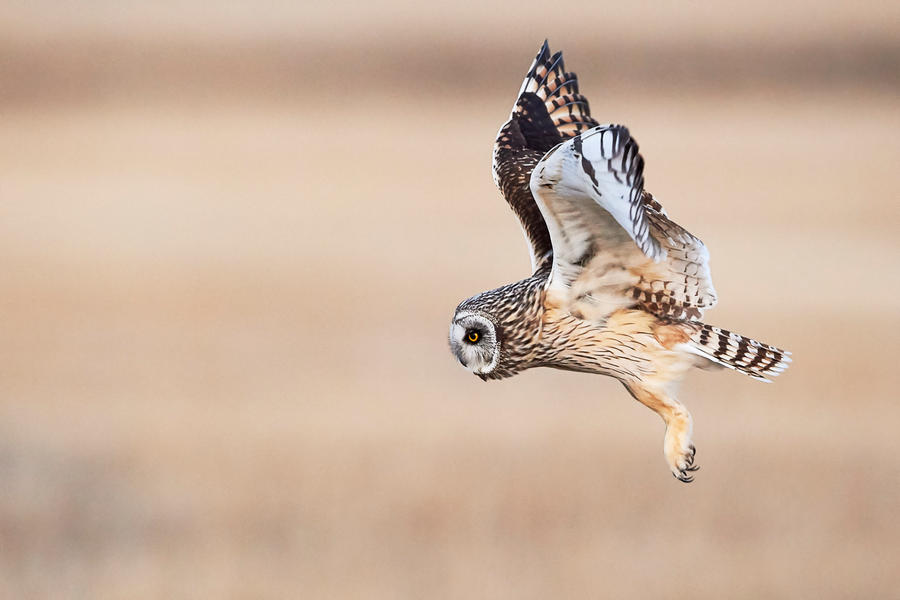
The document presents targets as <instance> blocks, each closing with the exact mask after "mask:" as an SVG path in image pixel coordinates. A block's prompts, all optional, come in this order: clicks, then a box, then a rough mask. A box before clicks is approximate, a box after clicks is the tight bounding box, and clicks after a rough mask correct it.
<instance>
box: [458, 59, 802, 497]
mask: <svg viewBox="0 0 900 600" xmlns="http://www.w3.org/2000/svg"><path fill="white" fill-rule="evenodd" d="M493 170H494V181H495V183H496V184H497V186H498V187H499V188H500V190H501V191H502V193H503V196H504V197H505V198H506V201H507V202H508V203H509V205H510V207H512V210H513V212H515V213H516V216H517V217H518V218H519V221H520V223H521V225H522V229H523V230H524V232H525V236H526V238H527V239H528V242H529V244H530V249H531V266H532V270H533V273H532V275H531V277H528V278H527V279H523V280H522V281H519V282H516V283H512V284H510V285H505V286H503V287H500V288H497V289H495V290H490V291H487V292H483V293H481V294H478V295H477V296H473V297H472V298H469V299H468V300H465V301H464V302H462V303H461V304H460V305H459V306H458V307H457V308H456V314H455V315H454V316H453V321H452V323H451V325H450V346H451V349H452V351H453V353H454V354H455V355H456V358H457V359H458V360H459V362H460V363H461V364H462V365H463V366H464V367H465V368H467V369H469V370H471V371H472V372H473V373H475V374H476V375H478V376H479V377H481V378H482V379H485V380H486V379H501V378H503V377H509V376H511V375H515V374H516V373H518V372H519V371H522V370H524V369H529V368H531V367H555V368H558V369H567V370H571V371H582V372H588V373H599V374H601V375H609V376H611V377H615V378H616V379H618V380H619V381H621V382H622V383H623V384H624V385H625V387H626V388H627V389H628V391H629V392H630V393H631V395H632V396H634V397H635V398H636V399H637V400H638V401H640V402H642V403H643V404H645V405H647V406H648V407H650V408H651V409H653V410H654V411H656V412H657V413H658V414H659V415H660V416H661V417H662V419H663V421H665V424H666V435H665V440H664V444H663V449H664V452H665V457H666V461H667V462H668V464H669V468H670V469H671V471H672V474H673V475H675V477H676V478H678V479H679V480H681V481H684V482H690V481H693V475H692V472H693V471H696V470H697V468H698V467H697V464H696V463H695V462H694V453H695V449H694V445H693V444H692V443H691V429H692V424H691V415H690V414H689V413H688V411H687V409H686V408H685V407H684V405H682V404H681V403H680V402H679V401H678V400H677V399H676V398H675V395H674V392H675V386H676V384H677V383H678V382H679V381H680V380H681V379H682V378H683V377H684V375H685V373H686V372H687V371H688V369H690V368H691V367H695V366H698V367H706V366H712V365H722V366H725V367H728V368H730V369H734V370H735V371H739V372H741V373H744V374H746V375H749V376H750V377H753V378H754V379H759V380H761V381H768V379H767V377H771V376H774V375H777V374H779V373H780V372H781V371H783V370H784V369H785V368H786V367H787V363H789V362H790V358H789V354H790V353H789V352H786V351H784V350H780V349H778V348H776V347H774V346H769V345H767V344H762V343H760V342H757V341H756V340H752V339H750V338H746V337H744V336H742V335H738V334H736V333H731V332H729V331H726V330H724V329H720V328H718V327H713V326H711V325H707V324H705V323H702V322H701V321H700V318H701V316H702V313H703V311H704V310H705V309H707V308H710V307H712V306H713V305H714V304H715V303H716V292H715V290H714V289H713V285H712V280H711V279H710V274H709V265H708V259H709V253H708V252H707V250H706V247H705V246H704V245H703V242H701V241H700V240H699V239H697V238H696V237H694V236H693V235H691V234H690V233H688V231H687V230H685V229H684V228H682V227H681V226H680V225H678V224H676V223H675V222H674V221H672V220H670V219H669V217H668V216H667V214H666V211H665V210H664V209H663V207H662V206H661V205H660V203H659V202H658V201H657V200H656V199H655V198H654V197H653V196H652V195H651V194H650V193H649V192H647V191H645V190H644V177H643V171H644V161H643V159H642V158H641V155H640V154H638V146H637V143H636V142H635V141H634V138H632V137H631V135H630V133H629V132H628V129H626V128H625V127H623V126H621V125H600V124H599V123H597V121H595V120H594V118H593V117H591V114H590V109H589V108H588V101H587V99H586V98H585V97H584V96H582V95H581V94H580V93H579V91H578V80H577V78H576V77H575V74H574V73H569V72H566V70H565V67H564V66H563V59H562V53H561V52H557V53H556V54H552V55H551V54H550V49H549V48H548V46H547V42H544V45H543V47H542V48H541V50H540V52H538V55H537V57H536V58H535V60H534V63H533V64H532V65H531V68H530V69H529V70H528V74H527V75H526V76H525V81H524V82H523V83H522V88H521V89H520V90H519V97H518V99H517V100H516V103H515V106H513V110H512V114H511V116H510V118H509V121H507V122H506V123H505V124H504V125H503V127H501V128H500V132H499V134H498V135H497V141H496V143H495V144H494V164H493Z"/></svg>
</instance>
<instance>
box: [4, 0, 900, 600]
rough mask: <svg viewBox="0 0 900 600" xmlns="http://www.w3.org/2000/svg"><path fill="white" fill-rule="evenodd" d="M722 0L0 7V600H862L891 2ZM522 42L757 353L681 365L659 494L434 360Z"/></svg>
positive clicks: (508, 392)
mask: <svg viewBox="0 0 900 600" xmlns="http://www.w3.org/2000/svg"><path fill="white" fill-rule="evenodd" d="M623 4H624V6H623ZM747 4H748V3H746V2H737V1H733V2H732V1H729V2H725V3H716V4H715V5H708V4H705V3H704V4H700V3H684V2H680V3H657V2H652V3H642V2H638V3H612V4H609V5H603V4H600V3H596V2H590V3H575V4H572V3H565V4H563V5H559V4H558V5H553V6H550V5H545V4H542V3H537V2H524V3H516V4H509V5H506V6H502V7H501V6H499V5H498V6H497V7H492V8H490V9H487V8H485V6H484V5H483V3H477V4H476V3H471V4H462V5H460V4H457V3H446V4H443V5H437V6H433V7H428V8H422V7H420V5H419V3H417V2H406V1H403V0H395V1H392V2H388V3H377V4H371V5H367V6H365V7H363V6H357V5H356V3H350V2H333V3H327V6H324V7H322V6H320V7H317V8H313V7H310V6H306V5H304V4H303V3H285V4H283V5H280V4H266V5H259V4H258V3H255V2H249V1H247V2H226V3H223V4H219V5H216V6H215V7H214V8H213V7H211V5H210V4H209V3H201V2H198V1H193V2H189V3H187V4H181V3H164V4H160V3H152V4H151V3H147V4H140V3H136V2H125V3H123V2H120V1H115V2H114V1H112V0H108V1H103V0H101V1H96V2H91V3H89V4H88V5H85V4H84V3H82V2H74V1H72V2H49V1H41V2H28V3H25V2H12V3H4V5H3V8H0V33H2V35H0V55H2V56H3V57H4V59H3V60H0V273H2V277H0V340H2V341H0V482H2V483H0V597H4V598H7V597H8V598H24V597H28V598H60V597H73V598H258V597H273V598H274V597H289V598H366V599H374V598H385V599H393V598H542V599H543V598H603V597H609V598H623V597H629V598H691V599H696V598H723V597H724V598H748V599H749V598H889V597H896V594H897V589H898V585H900V575H898V554H900V510H898V506H900V457H898V453H900V441H898V435H897V422H898V419H900V397H898V392H897V389H898V385H900V375H898V372H900V369H898V367H897V356H898V354H900V341H898V331H900V283H898V270H897V259H898V258H900V242H898V223H900V210H898V205H897V201H896V198H897V191H896V190H897V189H898V183H900V176H898V171H897V168H898V164H900V141H898V140H900V113H898V110H897V106H898V90H900V81H898V75H897V74H898V72H900V45H898V42H897V39H898V33H900V30H898V26H897V23H898V22H900V21H898V18H900V8H898V6H900V5H897V4H896V3H877V2H869V3H864V4H862V5H860V4H853V5H851V4H849V3H839V2H830V3H821V2H779V3H755V4H754V6H747ZM544 37H549V38H550V42H551V45H552V47H553V48H554V49H556V48H558V47H562V48H563V49H565V51H566V57H567V65H568V67H569V68H570V69H573V70H576V71H577V72H578V73H579V75H580V78H581V81H582V91H583V92H584V93H585V94H587V95H588V96H589V98H590V99H591V103H592V108H593V111H594V114H595V115H596V116H597V117H598V119H600V120H601V121H606V120H608V121H617V122H624V123H626V124H628V125H629V126H630V127H631V129H632V131H633V133H634V134H635V136H636V137H637V139H638V140H639V141H640V143H641V146H642V150H643V154H644V156H645V159H646V161H647V169H646V177H647V184H648V188H649V189H651V190H652V191H654V192H655V193H656V194H657V196H658V197H659V198H660V199H661V200H662V201H663V202H664V203H665V205H666V207H667V208H668V210H669V212H670V214H672V215H673V216H674V218H676V219H677V220H678V221H679V222H681V223H683V224H685V225H686V226H687V227H688V228H689V229H690V230H691V231H693V232H694V233H696V234H697V235H699V236H700V237H702V238H703V239H704V241H705V242H706V243H707V245H708V246H709V248H710V251H711V254H712V267H713V273H714V278H715V282H716V287H717V289H718V291H719V295H720V302H721V304H720V306H719V307H717V308H716V309H715V310H713V311H711V312H710V313H708V320H709V322H711V323H714V324H718V325H722V326H724V327H727V328H729V329H733V330H735V331H739V332H741V333H745V334H747V335H751V336H755V337H758V338H759V339H762V340H764V341H767V342H770V343H774V344H778V345H780V346H783V347H786V348H789V349H791V350H793V351H794V357H795V363H794V365H793V366H792V367H791V369H790V370H789V371H788V372H787V373H786V374H785V375H784V376H782V377H781V378H780V379H779V380H778V381H777V382H776V383H775V384H773V385H764V384H760V383H757V382H754V381H752V380H750V379H748V378H744V377H741V376H739V375H736V374H734V373H730V372H719V373H702V372H697V373H696V374H695V375H692V376H691V377H690V378H689V379H688V380H687V381H686V383H685V385H684V387H683V392H682V397H683V398H684V399H685V400H686V402H687V404H688V406H689V407H690V408H691V410H692V412H693V414H694V417H695V421H696V434H695V439H696V443H697V447H698V450H699V451H698V461H699V463H700V464H701V465H702V470H701V471H700V472H699V473H698V474H697V479H696V482H695V483H694V484H692V485H690V486H685V485H682V484H680V483H678V482H676V481H675V480H674V479H673V478H672V477H671V476H670V475H669V473H668V470H667V468H666V466H665V464H664V462H663V458H662V451H661V445H662V433H663V427H662V423H661V422H660V421H659V420H658V418H657V417H656V416H655V415H653V414H652V413H651V412H650V411H648V410H647V409H646V408H644V407H642V406H640V405H638V404H637V403H636V402H634V401H633V400H632V399H631V398H630V397H629V396H628V395H627V394H626V393H625V392H624V390H622V389H621V386H619V385H618V384H616V383H615V382H614V381H612V380H607V379H603V378H599V377H591V376H586V375H576V374H568V373H562V372H554V371H533V372H528V373H525V374H523V375H521V376H519V377H517V378H515V379H512V380H509V381H504V382H499V383H497V382H493V383H488V384H485V383H482V382H481V381H479V380H478V379H476V378H475V377H472V376H471V375H469V374H467V373H466V372H465V371H463V370H462V369H461V368H459V367H458V366H457V365H456V364H455V363H454V361H453V360H452V358H451V356H450V354H449V353H448V349H447V343H446V333H447V325H448V320H449V318H450V316H451V314H452V311H453V308H454V307H455V305H456V303H457V302H458V301H460V300H461V299H463V298H464V297H466V296H468V295H470V294H473V293H475V292H478V291H480V290H483V289H487V288H490V287H494V286H496V285H500V284H502V283H506V282H508V281H510V280H512V279H515V278H518V277H522V276H524V275H526V274H527V270H528V257H527V252H526V248H525V245H524V243H523V240H522V237H521V234H520V232H519V230H518V227H517V225H516V223H515V220H514V219H513V217H512V215H511V214H510V213H509V211H508V209H507V208H506V206H505V204H504V203H503V202H502V200H501V199H500V197H499V195H498V194H497V192H496V190H495V189H494V187H493V184H492V182H491V178H490V171H489V160H490V150H491V143H492V141H493V135H494V133H495V132H496V130H497V128H498V127H499V125H500V124H501V122H502V121H503V119H505V116H506V114H507V112H508V110H509V107H510V106H511V103H512V101H513V100H514V95H515V92H516V90H517V89H518V86H519V83H520V81H521V77H522V75H523V73H524V70H525V69H526V67H527V66H528V63H529V60H530V58H531V57H532V55H533V54H534V52H535V51H536V50H537V48H538V46H539V44H540V42H541V41H542V40H543V38H544Z"/></svg>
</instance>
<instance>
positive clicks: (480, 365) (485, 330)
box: [450, 311, 500, 376]
mask: <svg viewBox="0 0 900 600" xmlns="http://www.w3.org/2000/svg"><path fill="white" fill-rule="evenodd" d="M450 349H451V350H452V351H453V355H454V356H456V360H458V361H459V364H461V365H462V366H463V367H465V368H466V369H468V370H469V371H472V372H473V373H475V374H476V375H479V376H484V375H487V374H488V373H490V372H491V371H493V370H494V368H495V367H496V366H497V363H498V362H499V361H500V341H499V340H498V339H497V329H496V327H495V326H494V324H493V323H492V322H491V320H490V319H488V318H487V317H486V316H484V315H482V314H478V313H473V312H468V311H459V312H457V313H456V315H454V317H453V322H452V323H450Z"/></svg>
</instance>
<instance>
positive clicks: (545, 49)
mask: <svg viewBox="0 0 900 600" xmlns="http://www.w3.org/2000/svg"><path fill="white" fill-rule="evenodd" d="M596 125H597V122H596V121H595V120H594V119H593V118H592V117H591V116H590V107H589V105H588V101H587V99H586V98H585V97H584V96H582V95H581V94H579V93H578V78H577V77H576V76H575V74H574V73H568V72H566V70H565V65H564V63H563V58H562V52H557V53H556V54H551V53H550V48H549V46H548V45H547V42H546V41H545V42H544V45H543V46H542V47H541V49H540V51H539V52H538V54H537V56H536V57H535V59H534V62H533V63H532V64H531V67H530V68H529V69H528V73H527V74H526V76H525V80H524V81H523V82H522V87H521V88H520V89H519V96H518V98H517V99H516V103H515V105H514V106H513V110H512V114H511V115H510V118H509V120H508V121H507V122H506V123H504V125H503V127H501V128H500V131H499V133H498V134H497V140H496V142H495V144H494V161H493V171H494V182H495V183H496V184H497V186H498V187H499V188H500V191H501V192H502V193H503V196H504V197H505V198H506V201H507V202H508V203H509V205H510V207H512V209H513V212H515V213H516V216H517V217H518V218H519V222H520V223H521V225H522V229H523V230H524V232H525V237H526V238H527V239H528V241H529V245H530V250H531V266H532V269H534V270H535V271H536V270H538V269H540V268H543V267H545V266H547V265H549V264H550V259H551V257H552V253H553V246H552V244H551V242H550V234H549V232H548V231H547V226H546V225H545V223H544V218H543V216H542V215H541V211H540V209H539V208H538V206H537V204H535V201H534V197H533V196H532V194H531V189H530V187H529V182H530V180H531V173H532V171H533V169H534V167H535V165H537V163H538V161H539V160H540V159H541V158H542V157H543V156H544V154H545V153H546V152H547V151H548V150H550V149H551V148H553V147H554V146H556V145H557V144H559V143H560V142H562V141H564V140H566V139H568V138H571V137H573V136H575V135H577V134H579V133H581V132H583V131H586V130H588V129H590V128H591V127H594V126H596Z"/></svg>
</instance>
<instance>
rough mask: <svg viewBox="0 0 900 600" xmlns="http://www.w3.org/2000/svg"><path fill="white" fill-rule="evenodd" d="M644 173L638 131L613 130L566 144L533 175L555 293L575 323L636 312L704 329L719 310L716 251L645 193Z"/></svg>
mask: <svg viewBox="0 0 900 600" xmlns="http://www.w3.org/2000/svg"><path fill="white" fill-rule="evenodd" d="M643 170H644V161H643V158H642V157H641V155H640V153H639V151H638V145H637V143H636V142H635V141H634V139H633V138H632V137H631V135H630V134H629V132H628V129H626V128H625V127H623V126H620V125H603V126H598V127H595V128H593V129H590V130H588V131H586V132H584V133H580V134H577V135H575V136H574V137H573V138H571V139H570V140H568V141H564V142H562V143H560V144H558V145H557V146H556V147H554V148H553V149H552V150H551V151H549V152H547V154H546V155H545V156H544V157H543V158H542V159H541V161H540V162H539V163H538V165H537V166H536V167H535V169H534V171H533V172H532V176H531V181H530V186H531V191H532V194H533V195H534V198H535V199H536V201H537V205H538V207H539V209H540V211H541V214H542V215H543V216H544V221H545V223H546V225H547V229H548V232H549V235H550V239H551V242H552V245H553V267H552V271H551V275H550V282H549V287H548V289H549V290H550V291H551V292H552V294H553V297H554V298H555V299H556V300H555V301H557V302H562V303H564V304H566V305H567V306H568V307H569V310H570V311H571V312H572V314H575V315H579V316H582V317H584V318H588V319H599V318H603V317H605V316H606V315H608V314H610V313H611V312H613V311H615V310H617V309H619V308H626V307H629V306H635V305H636V306H640V307H642V308H644V309H645V310H648V311H649V312H652V313H654V314H657V315H659V316H665V317H672V318H679V319H682V318H684V319H699V317H700V316H701V310H702V309H704V308H708V307H710V306H712V305H713V304H715V301H716V296H715V290H714V289H713V286H712V280H711V278H710V273H709V266H708V259H709V253H708V252H707V250H706V247H705V246H704V245H703V242H701V241H700V240H699V239H698V238H696V237H695V236H693V235H691V234H690V233H689V232H688V231H687V230H685V229H684V228H683V227H681V226H680V225H678V224H677V223H675V222H673V221H671V220H670V219H669V218H668V216H667V215H666V213H665V211H664V210H663V208H662V205H660V204H659V202H657V201H656V200H655V199H654V198H653V196H652V195H650V194H649V193H646V192H644V190H643V186H644V177H643Z"/></svg>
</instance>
